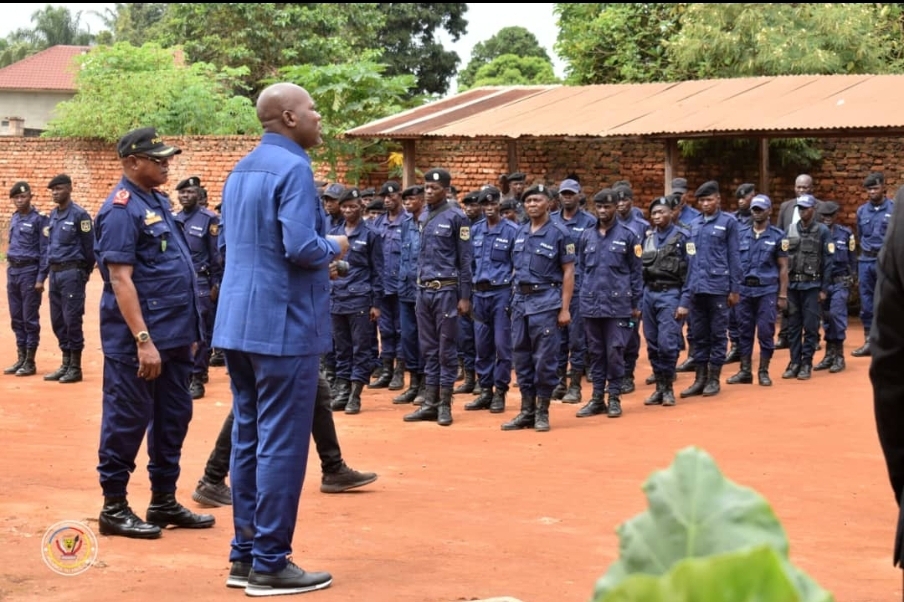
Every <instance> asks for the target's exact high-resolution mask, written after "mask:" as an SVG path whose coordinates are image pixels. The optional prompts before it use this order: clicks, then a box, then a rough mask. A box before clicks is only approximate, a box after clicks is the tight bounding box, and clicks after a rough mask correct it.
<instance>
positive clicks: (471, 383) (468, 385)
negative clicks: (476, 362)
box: [452, 368, 477, 395]
mask: <svg viewBox="0 0 904 602" xmlns="http://www.w3.org/2000/svg"><path fill="white" fill-rule="evenodd" d="M476 385H477V375H476V374H474V371H473V370H468V369H467V368H466V369H465V379H464V381H463V382H462V383H461V384H460V385H458V386H457V387H455V390H453V391H452V392H453V393H455V394H456V395H458V394H460V393H471V392H473V391H474V387H475V386H476Z"/></svg>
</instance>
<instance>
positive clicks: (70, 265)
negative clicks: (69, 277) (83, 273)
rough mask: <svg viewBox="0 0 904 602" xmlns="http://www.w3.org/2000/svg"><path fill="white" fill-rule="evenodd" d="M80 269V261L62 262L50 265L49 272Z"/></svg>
mask: <svg viewBox="0 0 904 602" xmlns="http://www.w3.org/2000/svg"><path fill="white" fill-rule="evenodd" d="M80 267H82V262H81V261H64V262H63V263H51V264H50V271H51V272H63V271H65V270H74V269H76V268H80Z"/></svg>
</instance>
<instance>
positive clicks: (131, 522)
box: [97, 496, 162, 539]
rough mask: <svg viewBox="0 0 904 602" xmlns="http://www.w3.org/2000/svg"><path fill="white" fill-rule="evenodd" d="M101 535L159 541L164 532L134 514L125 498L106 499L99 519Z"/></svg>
mask: <svg viewBox="0 0 904 602" xmlns="http://www.w3.org/2000/svg"><path fill="white" fill-rule="evenodd" d="M97 524H98V527H99V528H100V534H101V535H122V536H123V537H131V538H133V539H157V538H158V537H160V535H161V533H162V531H161V530H160V527H158V526H157V525H152V524H151V523H147V522H145V521H143V520H141V519H140V518H139V517H138V515H137V514H135V513H134V512H132V509H131V508H130V507H129V503H128V502H127V501H126V498H125V496H121V497H105V498H104V507H103V508H102V509H101V511H100V516H99V517H98V519H97Z"/></svg>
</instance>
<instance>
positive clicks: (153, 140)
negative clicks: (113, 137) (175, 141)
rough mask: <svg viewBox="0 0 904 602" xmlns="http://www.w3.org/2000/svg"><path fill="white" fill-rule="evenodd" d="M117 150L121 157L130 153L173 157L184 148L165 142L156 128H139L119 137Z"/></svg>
mask: <svg viewBox="0 0 904 602" xmlns="http://www.w3.org/2000/svg"><path fill="white" fill-rule="evenodd" d="M116 151H117V152H118V153H119V157H120V158H124V157H128V156H129V155H150V156H152V157H161V158H165V157H172V156H173V155H178V154H179V153H181V152H182V149H180V148H177V147H175V146H170V145H168V144H165V143H164V142H163V140H161V139H160V136H158V135H157V129H156V128H138V129H137V130H132V131H131V132H128V133H127V134H126V135H125V136H123V137H122V138H120V139H119V143H118V144H117V145H116Z"/></svg>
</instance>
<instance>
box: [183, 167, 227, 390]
mask: <svg viewBox="0 0 904 602" xmlns="http://www.w3.org/2000/svg"><path fill="white" fill-rule="evenodd" d="M200 190H201V178H199V177H198V176H192V177H190V178H186V179H184V180H182V181H181V182H179V183H178V184H176V191H177V192H178V194H179V204H180V205H182V211H180V212H179V213H177V214H176V223H178V224H179V225H180V226H182V231H183V232H184V233H185V240H186V241H187V242H188V249H189V251H191V260H192V264H193V265H194V268H195V275H196V276H197V278H198V294H199V296H198V305H199V306H200V308H201V330H202V332H203V334H204V338H203V339H202V340H201V341H200V342H199V343H198V348H197V350H196V351H195V364H194V368H192V373H191V383H190V384H189V387H188V390H189V392H190V393H191V398H192V399H200V398H202V397H204V383H205V382H207V369H208V366H209V365H210V353H209V349H210V339H211V338H213V322H214V317H215V314H214V310H213V307H214V303H216V300H217V295H218V294H219V290H220V281H221V280H222V278H223V261H222V259H221V258H220V250H219V249H218V248H217V241H218V240H219V235H220V217H219V216H218V215H217V214H216V213H214V212H213V211H210V210H209V209H205V208H204V207H201V206H200V204H199V201H200Z"/></svg>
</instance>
